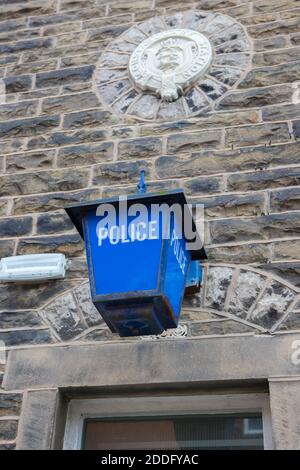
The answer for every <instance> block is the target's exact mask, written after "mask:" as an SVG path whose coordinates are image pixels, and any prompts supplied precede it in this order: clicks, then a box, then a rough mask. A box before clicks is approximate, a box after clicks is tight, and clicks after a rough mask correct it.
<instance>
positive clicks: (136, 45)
mask: <svg viewBox="0 0 300 470" xmlns="http://www.w3.org/2000/svg"><path fill="white" fill-rule="evenodd" d="M252 54H253V51H252V46H251V41H250V39H249V37H248V34H247V31H246V30H245V28H244V26H243V25H242V24H241V23H239V22H238V21H237V20H236V19H234V18H231V17H230V16H227V15H223V14H221V13H213V12H210V11H199V10H187V11H184V12H178V13H174V14H171V15H168V14H167V15H163V16H155V17H153V18H150V19H148V20H145V21H142V22H139V23H136V24H134V25H132V26H131V27H129V28H128V29H126V30H125V31H124V32H123V33H122V34H121V35H120V36H117V37H115V38H113V39H112V40H111V41H110V42H109V43H108V44H107V47H106V49H105V50H104V51H101V54H100V57H99V59H98V61H97V65H96V69H95V73H94V76H93V82H94V90H95V93H96V94H97V96H98V98H99V102H100V103H101V105H102V106H103V107H104V108H106V109H107V110H108V111H110V112H111V113H114V114H115V119H116V122H119V121H120V118H121V119H122V118H123V117H124V118H128V117H130V118H133V119H135V120H136V119H137V120H141V121H174V120H177V121H178V120H180V119H184V118H186V117H191V116H195V117H196V116H197V117H199V116H203V117H204V116H207V115H209V113H211V112H214V111H219V110H222V109H224V108H227V107H228V98H229V96H230V94H231V93H234V90H235V88H236V87H237V86H238V84H239V83H240V82H241V81H242V79H243V77H244V76H245V75H246V74H247V73H248V71H249V68H250V65H251V59H252ZM223 100H225V101H224V103H225V104H223ZM226 100H227V102H226ZM226 103H227V104H226Z"/></svg>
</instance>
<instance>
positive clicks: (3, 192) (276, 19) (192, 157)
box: [0, 0, 300, 449]
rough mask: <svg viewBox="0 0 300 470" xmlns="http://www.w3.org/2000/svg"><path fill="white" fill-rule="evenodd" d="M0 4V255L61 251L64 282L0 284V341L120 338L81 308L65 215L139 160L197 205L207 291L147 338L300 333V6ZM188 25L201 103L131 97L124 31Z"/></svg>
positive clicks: (133, 169) (81, 288)
mask: <svg viewBox="0 0 300 470" xmlns="http://www.w3.org/2000/svg"><path fill="white" fill-rule="evenodd" d="M199 10H200V11H201V12H202V13H201V14H197V13H195V12H198V11H199ZM0 11H1V15H0V17H1V18H0V78H1V79H2V84H4V85H5V96H4V97H3V96H2V97H1V103H2V104H1V105H0V142H1V151H0V257H4V256H10V255H15V254H29V253H46V252H60V253H64V254H66V256H67V257H68V258H69V259H71V260H72V263H71V266H70V269H69V270H68V273H67V277H66V279H65V280H64V281H53V282H48V283H41V284H38V285H27V286H19V285H18V286H16V285H12V284H11V285H5V284H0V341H4V343H5V345H6V348H7V350H8V351H10V350H13V349H16V348H31V347H33V348H36V347H39V346H40V345H43V346H45V345H49V348H52V347H55V346H56V345H58V344H60V345H61V344H62V343H69V342H76V344H81V343H87V342H95V341H96V342H99V341H106V342H110V341H120V339H119V338H118V337H115V336H113V335H112V334H111V333H110V332H109V330H108V329H107V328H106V327H105V325H104V324H103V321H102V319H101V317H100V316H99V314H98V313H97V311H96V310H95V309H94V308H93V306H92V305H91V303H90V300H89V293H88V286H87V273H86V263H85V258H84V249H83V244H82V241H81V240H80V237H79V236H78V234H77V233H76V231H75V229H74V228H73V226H72V224H71V223H70V221H69V220H68V218H67V217H66V215H65V213H64V211H63V209H62V208H63V207H65V206H66V205H68V204H72V203H76V202H80V201H86V200H92V199H95V198H99V197H106V196H111V195H115V194H120V193H132V192H134V191H135V188H136V184H137V181H138V179H139V172H140V170H141V169H145V170H146V177H147V181H148V186H149V189H151V190H157V189H161V188H167V189H172V188H178V187H182V188H184V190H185V192H186V194H187V196H188V198H189V200H190V201H191V202H194V203H196V202H197V203H204V205H205V214H206V228H205V230H206V249H207V253H208V257H209V260H208V263H207V266H206V268H205V280H206V281H207V282H205V284H206V288H205V290H204V289H202V291H201V293H200V294H199V295H195V296H193V297H189V298H186V299H185V301H184V308H183V312H182V317H181V318H182V319H181V326H180V328H179V329H178V330H177V331H174V332H172V333H170V334H169V335H163V336H164V337H163V338H159V339H158V340H159V341H161V340H164V341H166V340H168V341H169V340H170V341H172V340H176V341H180V338H181V337H185V338H189V337H192V338H199V341H201V338H203V337H207V336H220V335H222V336H223V335H231V336H232V335H247V336H249V335H258V334H269V335H280V334H287V333H289V332H295V331H296V332H297V331H299V332H300V300H299V292H300V275H299V273H300V223H299V221H300V216H299V214H300V213H299V200H300V184H299V182H300V166H299V163H300V160H299V138H300V111H299V110H300V90H299V83H300V60H299V52H300V2H299V1H298V0H274V1H271V0H257V1H256V0H253V1H247V0H202V1H198V2H197V1H195V2H193V1H189V0H187V1H183V0H174V1H169V0H139V1H121V0H116V1H113V0H111V1H109V0H103V1H102V0H32V1H20V0H0ZM178 12H179V13H178ZM191 12H193V13H191ZM208 15H211V16H208ZM162 19H163V20H162ZM196 19H197V21H199V22H200V21H202V20H203V19H204V20H203V28H206V29H205V32H206V34H207V35H208V36H209V37H211V38H212V41H214V47H215V53H216V55H215V57H216V59H215V60H216V62H215V64H214V67H213V72H214V73H211V74H210V75H209V76H207V77H206V79H205V82H203V81H202V82H201V84H198V87H197V99H196V98H195V95H193V96H189V97H188V96H187V97H185V98H183V99H182V100H181V101H180V103H179V104H178V102H176V105H173V104H170V105H168V106H165V105H162V104H161V103H158V102H157V100H156V98H155V97H153V96H150V95H149V94H148V95H147V94H146V95H141V96H138V95H137V93H136V91H135V90H134V87H133V86H132V83H131V82H130V81H128V79H127V78H126V77H127V75H126V74H127V69H126V67H127V62H128V59H129V55H128V54H129V52H128V51H129V50H130V48H129V49H128V50H127V51H126V50H125V51H120V47H121V46H120V45H122V44H124V38H125V37H127V38H128V35H130V37H131V41H132V43H131V45H132V44H138V43H139V41H140V40H142V39H143V38H145V37H147V34H148V33H147V31H150V29H148V30H147V28H155V27H157V23H158V22H159V21H163V22H164V25H166V28H172V27H179V26H180V25H182V24H184V25H185V26H186V27H190V28H192V29H193V27H194V25H195V24H196V23H191V22H192V21H194V22H195V21H196ZM213 22H214V23H213ZM212 23H213V24H215V28H217V29H214V30H212V31H210V29H209V27H210V25H211V24H212ZM195 27H196V26H195ZM153 30H154V29H153ZM138 35H139V38H138V37H137V36H138ZM127 44H130V40H129V42H127ZM118 48H119V49H118ZM116 51H117V52H116ZM116 60H117V61H119V62H115V61H116ZM224 64H225V65H226V69H224V68H223V67H224ZM103 69H105V70H110V72H109V73H108V75H106V76H105V74H104V75H101V74H102V72H103ZM229 71H230V73H229ZM111 73H114V74H115V75H114V76H112V75H111ZM108 82H109V83H108ZM144 96H146V98H145V97H144ZM200 97H201V99H200ZM140 100H141V101H140ZM143 100H144V101H143ZM145 113H146V114H145ZM147 340H149V341H150V340H156V338H147V339H143V341H147ZM123 341H124V340H123ZM131 341H140V340H139V339H136V338H135V339H132V340H131ZM2 362H4V361H2ZM4 370H5V367H4V364H1V361H0V448H4V449H6V448H13V447H14V445H15V444H14V443H15V439H16V436H17V427H18V419H19V418H18V416H19V413H20V410H21V403H22V393H20V392H17V393H15V392H14V391H10V390H4V389H3V388H2V389H1V381H2V378H3V375H4Z"/></svg>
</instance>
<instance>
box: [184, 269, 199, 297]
mask: <svg viewBox="0 0 300 470" xmlns="http://www.w3.org/2000/svg"><path fill="white" fill-rule="evenodd" d="M202 276H203V268H202V266H201V264H200V263H199V261H191V263H190V266H189V270H188V273H187V278H186V283H185V292H184V293H185V295H192V294H195V293H197V292H199V291H200V287H201V282H202Z"/></svg>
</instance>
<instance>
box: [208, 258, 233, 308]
mask: <svg viewBox="0 0 300 470" xmlns="http://www.w3.org/2000/svg"><path fill="white" fill-rule="evenodd" d="M232 275H233V269H231V268H218V267H216V268H210V269H209V273H208V276H207V280H206V297H205V305H206V306H207V307H211V308H215V309H216V310H222V309H223V308H224V304H225V300H226V297H227V291H228V288H229V286H230V283H231V279H232Z"/></svg>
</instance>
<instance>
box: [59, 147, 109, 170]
mask: <svg viewBox="0 0 300 470" xmlns="http://www.w3.org/2000/svg"><path fill="white" fill-rule="evenodd" d="M113 151H114V145H113V143H112V142H103V143H100V144H89V145H87V144H83V145H77V146H74V147H65V148H63V149H61V150H60V151H59V153H58V158H57V166H59V167H67V166H83V165H91V164H94V163H101V162H105V161H110V160H112V159H113Z"/></svg>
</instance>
